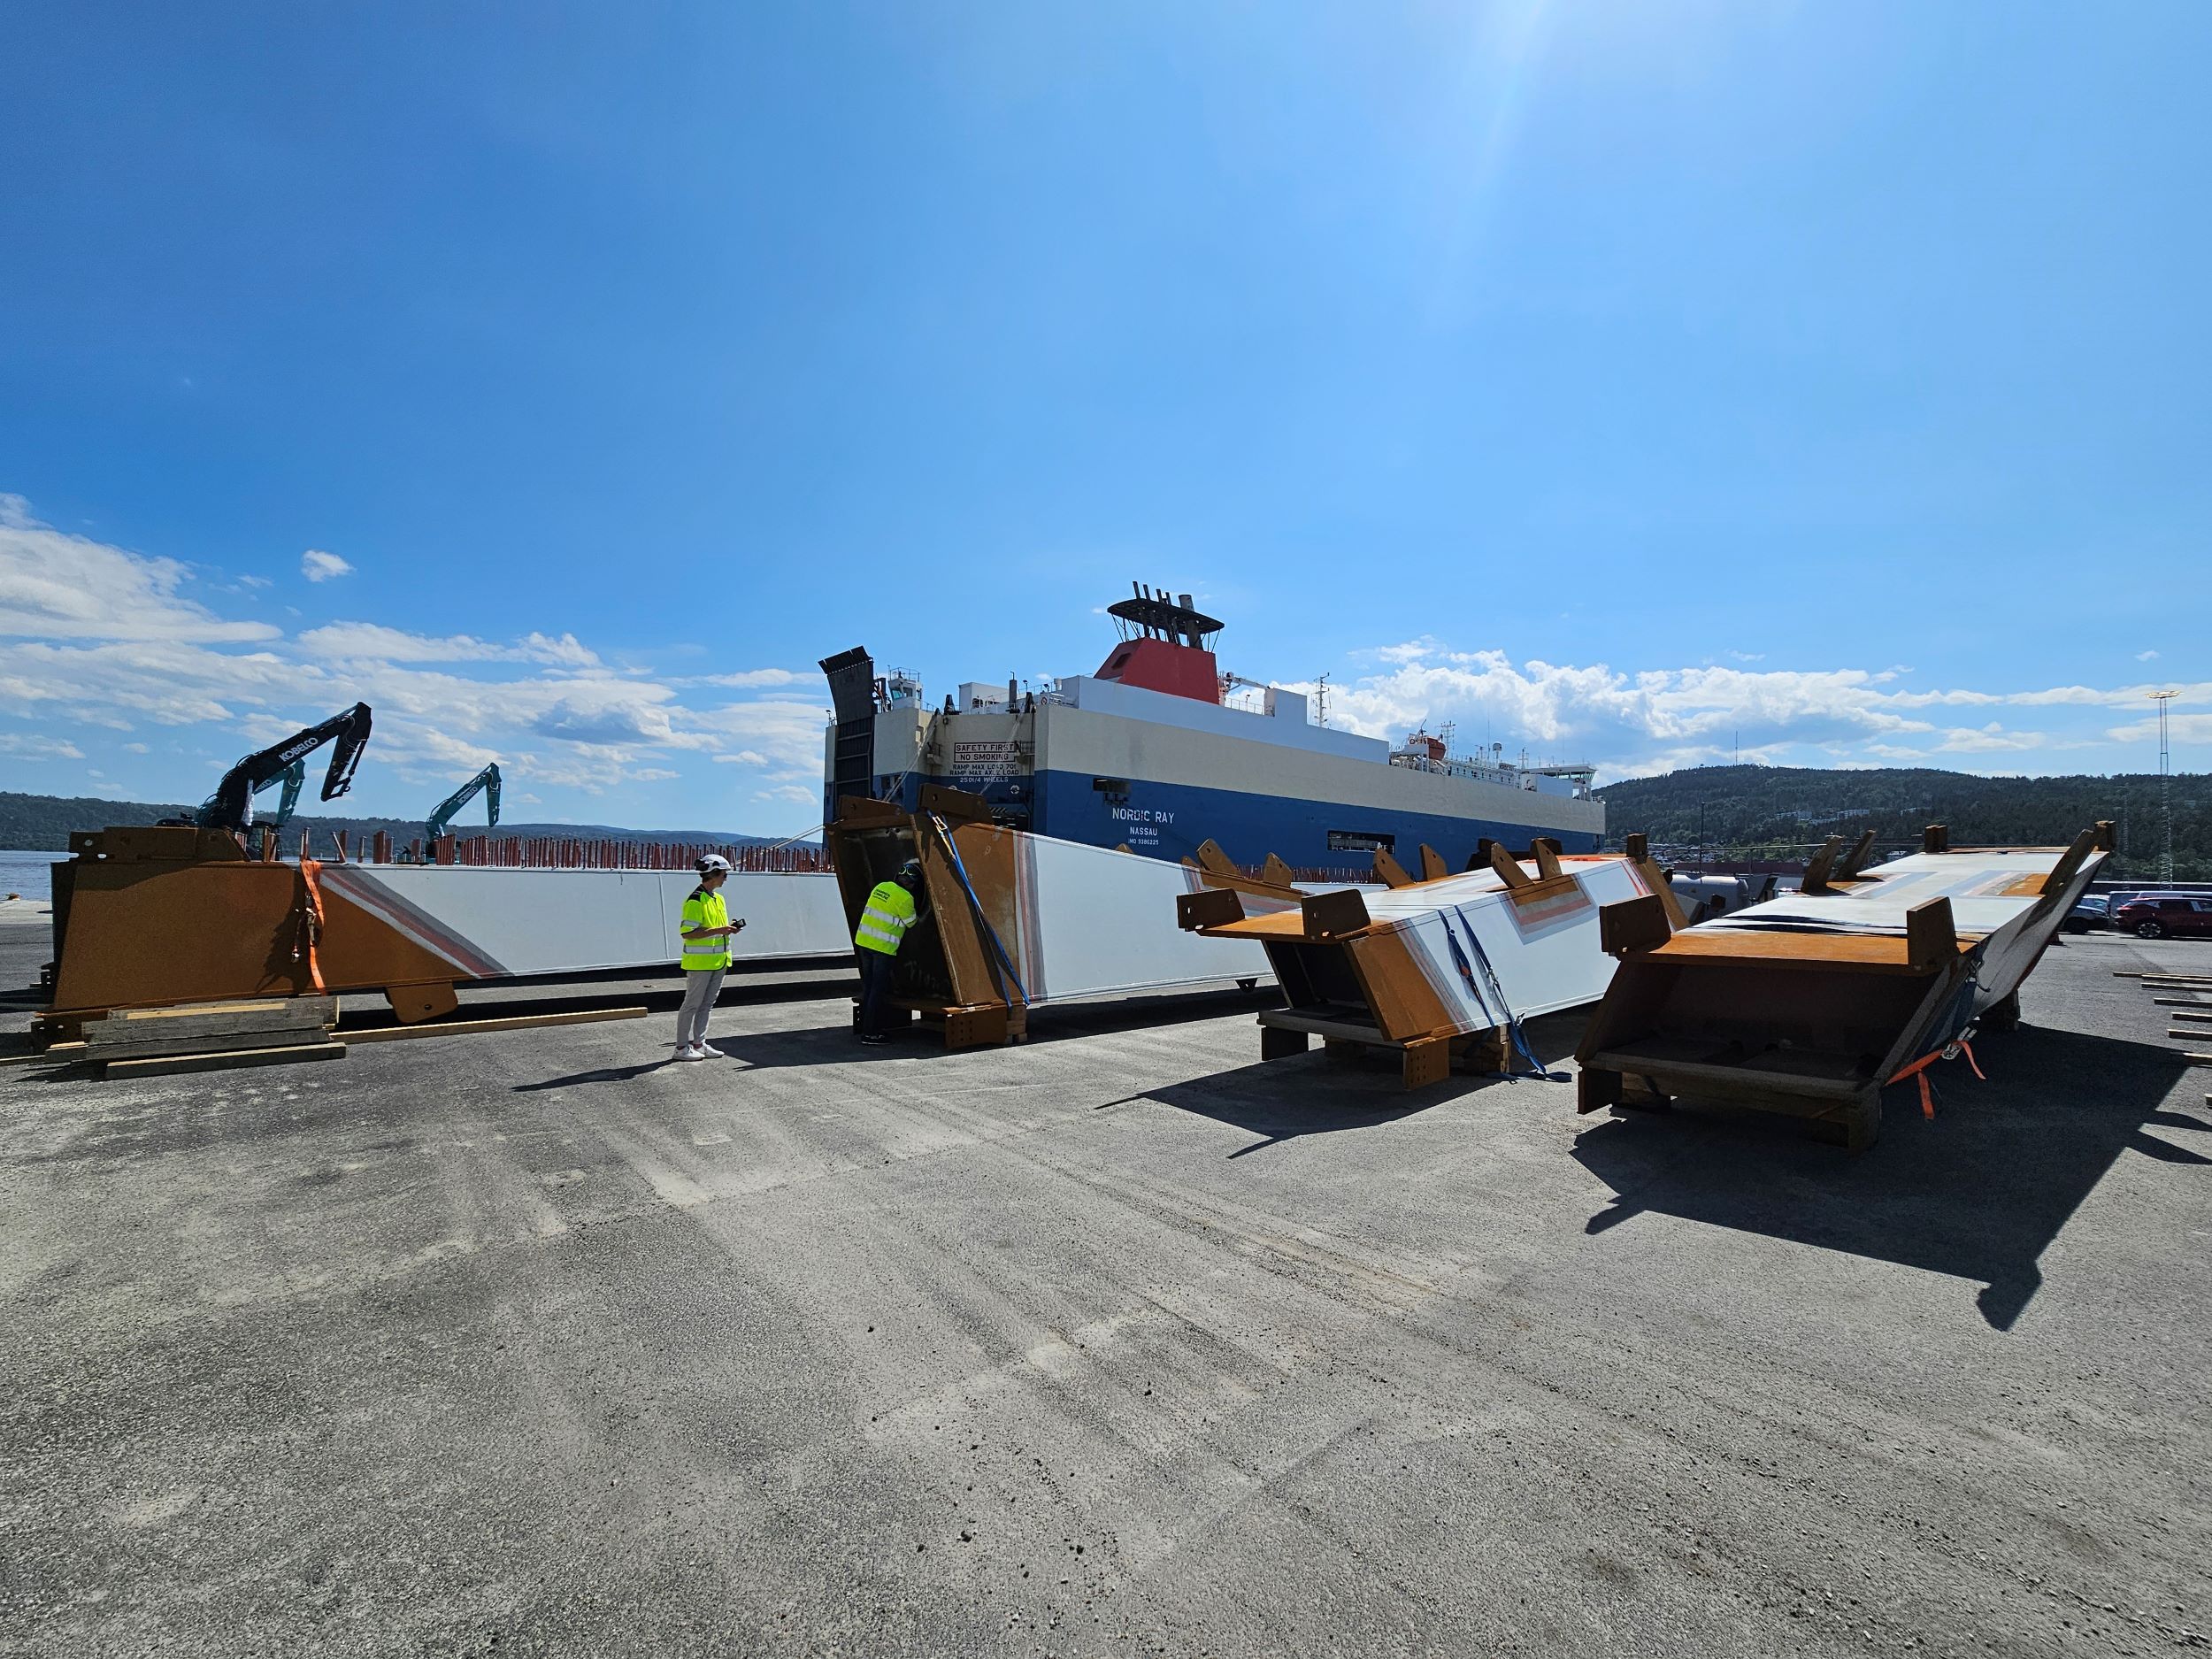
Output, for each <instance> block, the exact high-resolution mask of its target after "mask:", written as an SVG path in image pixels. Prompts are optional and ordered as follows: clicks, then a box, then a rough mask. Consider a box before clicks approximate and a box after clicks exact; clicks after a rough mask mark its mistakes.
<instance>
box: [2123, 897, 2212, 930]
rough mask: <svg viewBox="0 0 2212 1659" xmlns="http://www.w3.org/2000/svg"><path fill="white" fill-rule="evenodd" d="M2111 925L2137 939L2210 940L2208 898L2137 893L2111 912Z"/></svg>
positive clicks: (2210, 906) (2211, 904) (2211, 901)
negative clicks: (2131, 934)
mask: <svg viewBox="0 0 2212 1659" xmlns="http://www.w3.org/2000/svg"><path fill="white" fill-rule="evenodd" d="M2112 925H2113V926H2115V927H2116V928H2118V929H2119V930H2120V931H2121V932H2122V933H2133V934H2134V935H2135V936H2136V937H2137V938H2139V939H2212V899H2193V898H2186V897H2184V896H2183V895H2180V894H2177V893H2140V894H2138V895H2136V896H2135V897H2133V898H2131V899H2130V900H2129V901H2128V902H2126V903H2125V904H2123V905H2121V906H2120V907H2119V909H2117V910H2114V911H2113V912H2112Z"/></svg>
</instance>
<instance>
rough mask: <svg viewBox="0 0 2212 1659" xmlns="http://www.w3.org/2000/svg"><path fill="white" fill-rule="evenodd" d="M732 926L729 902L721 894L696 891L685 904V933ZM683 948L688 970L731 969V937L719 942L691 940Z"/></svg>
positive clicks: (717, 940)
mask: <svg viewBox="0 0 2212 1659" xmlns="http://www.w3.org/2000/svg"><path fill="white" fill-rule="evenodd" d="M729 925H730V906H729V901H728V900H726V899H725V898H724V897H723V896H722V895H720V894H719V893H709V892H707V891H706V890H705V889H704V888H703V887H699V888H694V889H693V890H692V895H691V896H690V897H689V898H687V899H686V900H685V901H684V920H683V927H682V929H681V930H680V931H681V932H684V933H689V932H691V931H692V930H693V929H695V928H700V927H727V926H729ZM683 947H684V961H683V965H684V967H685V968H686V969H687V970H689V969H693V968H726V967H728V966H729V965H730V941H729V936H728V935H727V934H725V935H723V937H721V938H719V939H687V940H685V941H683Z"/></svg>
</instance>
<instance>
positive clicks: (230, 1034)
mask: <svg viewBox="0 0 2212 1659" xmlns="http://www.w3.org/2000/svg"><path fill="white" fill-rule="evenodd" d="M329 1036H330V1033H329V1031H328V1030H327V1029H326V1027H324V1026H321V1025H286V1026H283V1027H281V1028H280V1029H279V1030H275V1031H201V1032H174V1033H171V1032H164V1033H160V1034H159V1035H157V1036H139V1037H136V1038H111V1039H109V1040H107V1041H102V1042H90V1041H88V1042H87V1043H86V1044H85V1058H86V1059H88V1060H146V1059H155V1058H158V1057H160V1056H167V1055H188V1054H228V1053H231V1052H233V1051H234V1050H243V1049H247V1048H297V1047H299V1046H300V1045H301V1044H302V1043H314V1042H323V1041H328V1039H329Z"/></svg>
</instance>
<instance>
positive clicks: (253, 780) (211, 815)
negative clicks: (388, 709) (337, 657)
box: [198, 703, 369, 830]
mask: <svg viewBox="0 0 2212 1659" xmlns="http://www.w3.org/2000/svg"><path fill="white" fill-rule="evenodd" d="M368 741H369V705H368V704H367V703H355V704H354V705H353V707H351V708H350V709H348V710H346V711H345V712H344V713H343V714H336V715H333V716H332V717H331V718H329V719H327V720H325V721H324V722H323V723H322V724H321V725H320V726H308V727H306V728H305V729H303V730H302V731H298V732H295V733H292V735H291V736H289V737H288V738H286V739H285V740H284V741H282V742H281V743H273V744H271V745H270V746H269V747H268V748H267V749H263V750H261V751H260V752H259V753H258V754H254V755H249V756H247V757H245V758H244V759H242V760H241V761H240V762H239V763H238V764H236V765H234V766H233V767H232V768H231V769H230V770H229V771H228V772H225V773H224V774H223V780H222V782H220V783H219V784H217V785H216V786H215V793H214V794H213V795H210V796H209V797H208V798H207V802H206V803H205V804H204V805H203V806H202V807H201V808H200V810H199V814H198V818H199V823H200V826H201V827H202V828H203V829H227V830H243V829H246V828H249V827H250V826H251V825H252V823H253V797H254V795H255V794H256V793H257V791H259V790H262V789H265V788H267V787H269V785H271V784H272V783H273V782H275V781H276V780H278V779H280V778H281V777H283V776H284V775H285V773H286V772H289V771H290V770H291V769H292V768H293V767H295V766H299V767H301V768H302V776H303V777H304V775H305V772H304V763H305V761H306V758H307V757H308V756H310V755H311V754H313V753H314V752H315V751H316V750H317V749H320V748H321V747H322V746H323V745H324V744H325V743H329V744H332V745H334V747H333V749H331V753H330V767H329V770H328V771H326V772H325V773H324V774H323V792H322V798H323V799H324V800H326V801H334V800H336V799H337V798H338V797H339V796H340V795H343V794H345V792H346V791H347V790H349V789H350V788H351V787H353V769H354V768H355V767H356V766H357V765H359V764H361V750H362V748H363V746H364V745H365V744H366V743H367V742H368ZM294 798H295V797H294V796H293V795H290V794H289V793H288V794H287V795H286V800H287V802H290V801H291V800H292V799H294Z"/></svg>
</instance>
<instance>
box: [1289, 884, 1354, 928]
mask: <svg viewBox="0 0 2212 1659" xmlns="http://www.w3.org/2000/svg"><path fill="white" fill-rule="evenodd" d="M1298 910H1299V920H1300V924H1301V926H1303V928H1304V929H1305V932H1306V933H1307V934H1308V936H1309V937H1311V938H1315V939H1336V938H1340V937H1341V936H1342V935H1344V934H1346V933H1357V932H1359V931H1360V929H1362V928H1363V927H1365V926H1367V925H1368V915H1367V901H1366V900H1365V899H1363V898H1362V897H1360V895H1359V889H1358V888H1356V887H1344V888H1340V890H1338V891H1337V892H1334V893H1309V894H1307V895H1306V896H1305V897H1304V898H1303V899H1302V900H1301V901H1300V902H1299V905H1298Z"/></svg>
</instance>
